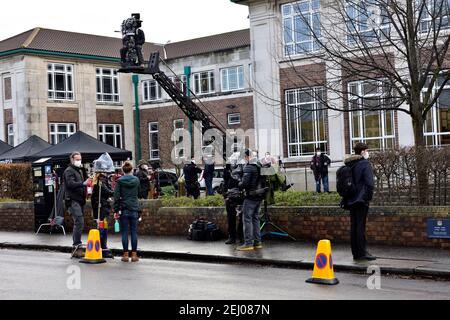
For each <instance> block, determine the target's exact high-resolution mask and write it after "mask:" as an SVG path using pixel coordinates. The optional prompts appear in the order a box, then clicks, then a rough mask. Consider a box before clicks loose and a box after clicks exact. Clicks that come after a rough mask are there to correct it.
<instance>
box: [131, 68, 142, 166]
mask: <svg viewBox="0 0 450 320" xmlns="http://www.w3.org/2000/svg"><path fill="white" fill-rule="evenodd" d="M132 80H133V84H134V101H135V105H136V111H135V114H136V120H135V131H136V132H135V135H136V158H137V159H136V162H138V161H139V160H141V156H142V153H141V115H140V112H139V76H138V75H137V74H134V75H133V77H132Z"/></svg>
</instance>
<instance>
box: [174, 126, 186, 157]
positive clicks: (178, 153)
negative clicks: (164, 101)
mask: <svg viewBox="0 0 450 320" xmlns="http://www.w3.org/2000/svg"><path fill="white" fill-rule="evenodd" d="M173 130H174V132H178V135H177V139H176V140H175V147H174V150H175V155H176V156H177V157H178V158H185V157H186V153H185V150H184V148H183V147H182V146H177V145H179V144H181V143H182V142H183V136H182V133H181V132H182V131H183V130H184V119H177V120H175V121H174V122H173Z"/></svg>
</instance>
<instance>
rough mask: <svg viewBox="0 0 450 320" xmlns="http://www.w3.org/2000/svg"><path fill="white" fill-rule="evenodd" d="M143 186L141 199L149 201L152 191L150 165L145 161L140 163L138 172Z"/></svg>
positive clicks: (137, 174) (137, 175)
mask: <svg viewBox="0 0 450 320" xmlns="http://www.w3.org/2000/svg"><path fill="white" fill-rule="evenodd" d="M135 175H136V177H138V179H139V182H140V184H141V192H140V194H139V199H148V192H149V190H150V174H149V172H148V163H147V162H146V161H145V160H141V161H139V170H138V171H137V172H136V174H135Z"/></svg>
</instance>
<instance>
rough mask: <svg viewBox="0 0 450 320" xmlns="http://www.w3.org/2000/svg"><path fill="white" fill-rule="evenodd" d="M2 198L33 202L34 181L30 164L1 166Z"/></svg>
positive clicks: (0, 193) (0, 191) (0, 189)
mask: <svg viewBox="0 0 450 320" xmlns="http://www.w3.org/2000/svg"><path fill="white" fill-rule="evenodd" d="M0 197H1V198H10V199H15V200H21V201H33V180H32V175H31V165H30V164H1V165H0Z"/></svg>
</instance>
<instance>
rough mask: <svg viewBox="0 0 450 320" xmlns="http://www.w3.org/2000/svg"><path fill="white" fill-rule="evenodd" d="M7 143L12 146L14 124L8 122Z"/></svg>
mask: <svg viewBox="0 0 450 320" xmlns="http://www.w3.org/2000/svg"><path fill="white" fill-rule="evenodd" d="M8 144H9V145H10V146H13V147H14V125H13V124H12V123H9V124H8Z"/></svg>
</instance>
